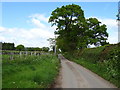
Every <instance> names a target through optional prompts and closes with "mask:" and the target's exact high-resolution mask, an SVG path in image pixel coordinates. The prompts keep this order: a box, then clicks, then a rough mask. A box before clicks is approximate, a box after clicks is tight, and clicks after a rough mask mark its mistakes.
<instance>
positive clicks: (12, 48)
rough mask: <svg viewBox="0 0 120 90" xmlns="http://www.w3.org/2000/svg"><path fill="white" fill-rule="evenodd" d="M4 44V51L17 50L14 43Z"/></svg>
mask: <svg viewBox="0 0 120 90" xmlns="http://www.w3.org/2000/svg"><path fill="white" fill-rule="evenodd" d="M1 44H2V50H15V44H14V43H5V42H4V43H1Z"/></svg>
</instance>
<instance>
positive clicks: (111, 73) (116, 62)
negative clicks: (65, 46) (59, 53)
mask: <svg viewBox="0 0 120 90" xmlns="http://www.w3.org/2000/svg"><path fill="white" fill-rule="evenodd" d="M119 45H120V43H119V44H115V45H106V46H101V47H96V48H86V49H83V50H81V51H75V52H74V54H70V53H64V56H65V57H66V58H67V59H69V60H71V61H74V62H76V63H78V64H80V65H82V66H84V67H86V68H88V69H90V70H91V71H93V72H95V73H97V74H98V75H100V76H101V77H103V78H104V79H106V80H108V81H110V82H111V83H113V84H115V85H116V86H117V87H120V59H119V57H120V47H119Z"/></svg>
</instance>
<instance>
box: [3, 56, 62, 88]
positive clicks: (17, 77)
mask: <svg viewBox="0 0 120 90" xmlns="http://www.w3.org/2000/svg"><path fill="white" fill-rule="evenodd" d="M7 58H8V55H3V62H2V64H3V65H2V88H48V87H50V85H51V84H52V83H53V82H54V79H55V77H56V76H57V74H58V71H59V66H60V65H59V60H58V59H57V57H56V56H54V55H41V56H34V55H33V56H22V57H19V56H18V57H17V56H16V58H15V60H8V59H7Z"/></svg>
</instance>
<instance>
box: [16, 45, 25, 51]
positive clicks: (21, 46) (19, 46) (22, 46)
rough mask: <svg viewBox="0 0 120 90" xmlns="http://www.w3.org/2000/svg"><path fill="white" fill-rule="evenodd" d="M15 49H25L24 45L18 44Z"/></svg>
mask: <svg viewBox="0 0 120 90" xmlns="http://www.w3.org/2000/svg"><path fill="white" fill-rule="evenodd" d="M16 50H18V51H24V50H25V47H24V45H18V46H17V47H16Z"/></svg>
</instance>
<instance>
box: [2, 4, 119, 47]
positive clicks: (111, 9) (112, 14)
mask: <svg viewBox="0 0 120 90" xmlns="http://www.w3.org/2000/svg"><path fill="white" fill-rule="evenodd" d="M68 4H77V5H80V6H81V8H82V9H83V10H84V14H85V17H86V18H89V17H96V18H98V19H99V21H101V22H102V23H103V24H106V25H107V28H108V29H107V32H108V33H109V38H108V41H109V42H110V43H111V44H112V43H117V42H118V28H117V21H116V15H117V11H118V4H117V2H84V3H83V2H75V3H74V2H34V3H33V2H4V3H2V26H0V41H1V42H13V43H15V45H19V44H23V45H24V46H26V47H43V46H49V42H48V41H47V39H48V38H53V37H54V31H55V27H51V24H50V23H48V18H49V17H50V15H51V12H52V11H53V10H54V9H56V8H57V7H61V6H62V5H68Z"/></svg>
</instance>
